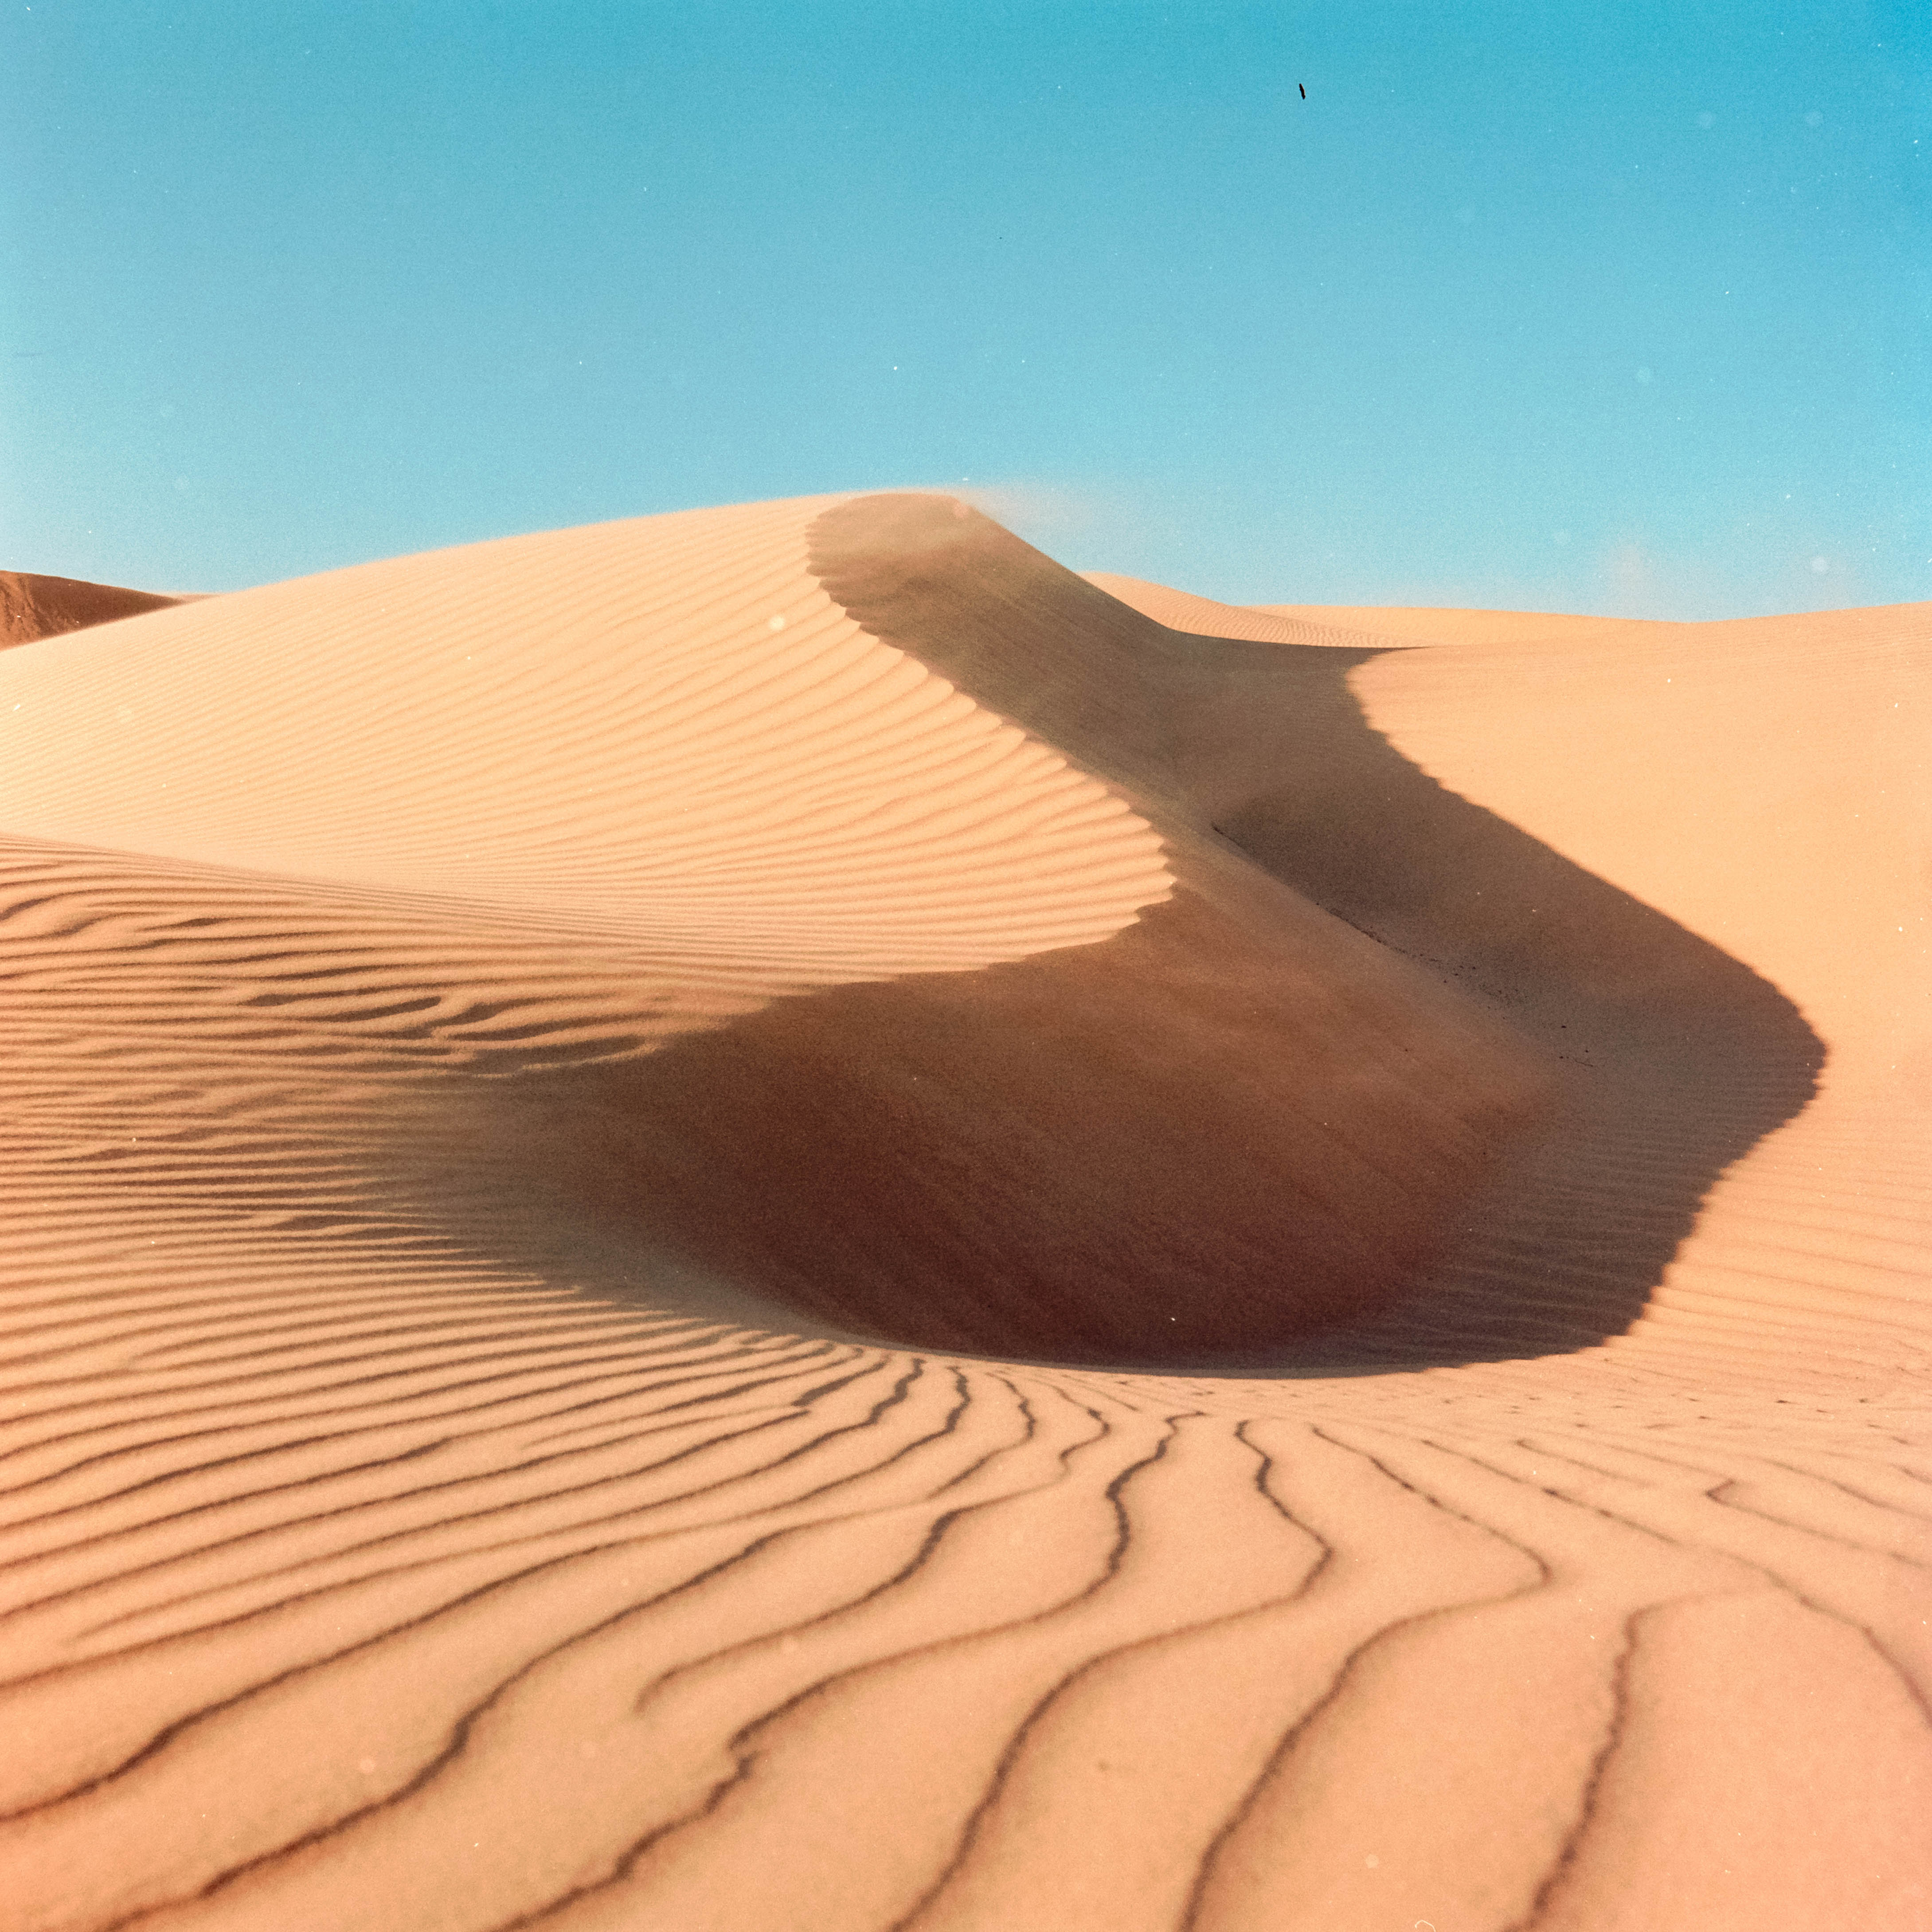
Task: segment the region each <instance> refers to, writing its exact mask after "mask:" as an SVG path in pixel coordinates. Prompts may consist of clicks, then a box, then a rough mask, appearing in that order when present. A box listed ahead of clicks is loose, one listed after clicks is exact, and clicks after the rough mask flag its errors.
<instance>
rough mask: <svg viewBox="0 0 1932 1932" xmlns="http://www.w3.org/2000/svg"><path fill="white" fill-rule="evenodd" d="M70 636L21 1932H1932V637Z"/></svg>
mask: <svg viewBox="0 0 1932 1932" xmlns="http://www.w3.org/2000/svg"><path fill="white" fill-rule="evenodd" d="M53 581H55V580H48V579H44V578H43V579H20V578H8V579H5V580H0V583H4V586H5V595H6V598H7V602H6V605H5V610H6V613H7V625H8V629H7V634H6V641H7V642H9V643H17V644H18V645H19V646H20V647H19V648H17V649H8V650H7V651H6V652H5V654H4V655H0V748H4V757H0V884H4V886H5V890H4V892H0V1052H3V1053H4V1061H0V1064H4V1067H5V1079H6V1080H7V1082H8V1083H9V1099H10V1105H9V1106H7V1109H6V1110H5V1117H4V1125H0V1134H4V1139H0V1172H4V1176H5V1188H6V1196H5V1198H6V1211H5V1214H4V1216H3V1217H0V1351H4V1363H5V1366H4V1370H0V1373H4V1376H5V1389H6V1393H5V1400H4V1402H0V1736H4V1737H5V1738H6V1739H7V1741H8V1744H9V1746H10V1748H9V1749H7V1751H5V1752H4V1753H0V1924H5V1926H6V1927H8V1928H9V1932H11V1928H12V1927H15V1926H18V1927H21V1928H34V1932H54V1929H55V1928H62V1932H106V1928H108V1927H122V1926H130V1925H140V1926H153V1927H157V1928H158V1927H174V1926H179V1927H183V1928H193V1932H202V1928H214V1927H221V1928H224V1929H225V1928H235V1932H240V1929H241V1928H249V1932H284V1928H289V1927H304V1928H307V1927H317V1928H325V1927H326V1928H329V1932H337V1929H338V1928H341V1929H342V1932H350V1929H351V1928H367V1932H391V1929H392V1928H393V1932H419V1928H421V1929H422V1932H496V1928H504V1929H505V1932H507V1928H508V1927H521V1926H526V1925H533V1924H542V1925H544V1926H545V1927H557V1928H559V1932H590V1928H613V1932H615V1928H625V1932H631V1928H638V1932H642V1928H652V1932H768V1929H769V1932H887V1929H888V1928H912V1927H917V1928H919V1932H940V1928H957V1929H958V1932H971V1928H982V1927H984V1928H998V1932H1006V1928H1014V1929H1015V1932H1157V1928H1158V1929H1159V1932H1179V1928H1187V1929H1188V1932H1290V1929H1292V1932H1301V1928H1307V1932H1385V1928H1396V1932H1412V1928H1413V1927H1418V1926H1427V1927H1430V1928H1433V1932H1451V1928H1454V1932H1532V1928H1534V1932H1598V1928H1613V1929H1614V1932H1679V1928H1681V1929H1682V1932H1703V1928H1731V1927H1736V1928H1739V1932H1744V1928H1751V1932H1770V1929H1771V1928H1777V1929H1778V1932H1784V1928H1790V1932H1798V1929H1799V1928H1801V1927H1802V1928H1804V1929H1805V1932H1816V1928H1821V1927H1823V1928H1834V1932H1835V1929H1836V1928H1843V1932H1921V1928H1923V1927H1925V1926H1926V1925H1927V1924H1932V1414H1928V1397H1929V1396H1932V1179H1928V1169H1932V998H1928V993H1929V992H1932V959H1928V942H1932V926H1929V925H1928V919H1927V910H1928V898H1932V769H1928V760H1927V751H1926V746H1927V742H1928V741H1932V733H1928V716H1927V713H1928V700H1932V607H1927V606H1912V607H1899V608H1894V609H1890V610H1850V611H1843V612H1836V613H1826V614H1823V615H1819V616H1802V617H1784V618H1775V619H1752V620H1748V621H1742V622H1724V623H1709V624H1664V623H1637V622H1619V621H1617V620H1613V619H1580V618H1566V617H1551V616H1538V615H1534V614H1523V613H1485V612H1446V611H1434V610H1430V611H1413V610H1322V609H1320V608H1311V607H1292V606H1286V605H1284V606H1271V607H1268V608H1266V609H1259V608H1241V607H1231V606H1229V605H1226V604H1218V603H1216V602H1214V601H1213V600H1211V599H1209V598H1202V597H1197V596H1193V595H1190V594H1188V593H1186V592H1181V591H1178V590H1173V589H1168V588H1166V587H1165V586H1159V585H1154V584H1148V583H1140V582H1138V581H1136V580H1131V579H1127V578H1121V577H1095V578H1092V579H1083V578H1082V577H1079V576H1076V575H1075V574H1073V573H1072V572H1070V571H1066V570H1064V569H1063V568H1061V567H1060V566H1059V565H1057V564H1056V563H1055V562H1052V560H1051V559H1049V558H1047V557H1046V556H1043V555H1041V554H1040V553H1039V552H1037V551H1036V550H1033V549H1031V547H1028V545H1026V544H1024V543H1022V541H1019V539H1018V538H1016V537H1014V536H1013V535H1011V534H1010V532H1007V531H1005V530H1004V529H1001V527H1000V526H998V525H997V524H996V523H992V522H991V521H989V520H988V519H987V518H986V517H983V516H982V515H980V514H979V513H977V511H974V510H972V509H971V508H969V507H968V505H965V504H964V503H962V502H955V501H953V500H952V499H949V498H946V497H943V496H928V495H914V494H898V495H884V496H856V497H828V498H822V499H807V500H802V501H796V502H781V503H770V504H760V505H747V506H742V507H738V508H728V509H719V510H706V511H691V512H686V513H682V514H677V515H673V516H664V517H652V518H649V519H646V520H640V521H636V522H631V523H615V524H610V525H605V526H598V527H595V528H591V529H579V530H571V531H565V532H556V533H553V534H550V535H539V536H532V537H523V538H512V539H507V540H504V541H498V542H494V543H490V544H480V545H476V546H472V547H467V548H463V549H459V550H450V551H446V552H442V553H436V554H433V555H430V556H417V557H410V558H405V559H398V560H395V561H393V562H383V563H377V564H371V565H362V566H359V567H357V568H353V569H349V570H344V571H336V572H333V573H331V574H327V575H325V576H322V577H314V578H310V579H306V580H300V581H298V582H294V583H285V584H278V585H274V586H267V587H266V588H263V589H257V590H251V591H245V592H236V593H233V594H231V595H224V596H222V597H219V598H208V599H203V600H196V601H174V600H169V599H163V598H141V597H140V596H139V593H134V592H106V591H100V590H99V589H98V586H65V588H66V590H67V591H69V592H79V591H81V590H89V591H95V592H98V595H99V596H100V597H101V598H107V599H110V600H111V599H113V598H122V599H131V600H133V601H130V602H124V603H122V604H119V605H115V604H112V603H111V602H110V603H95V604H88V603H86V601H85V600H79V601H76V600H75V599H74V598H70V599H69V601H67V602H66V603H62V602H61V601H59V599H58V598H54V597H52V595H51V594H50V593H43V591H42V590H40V589H38V588H32V589H29V590H27V591H21V590H20V589H17V586H20V585H22V584H26V585H28V586H45V585H46V584H48V583H51V582H53ZM87 610H92V611H94V612H95V613H96V614H95V615H93V616H86V615H80V616H74V613H76V612H81V611H87ZM69 617H72V619H73V621H71V622H70V621H68V618H69ZM83 625H86V626H89V628H81V626H83Z"/></svg>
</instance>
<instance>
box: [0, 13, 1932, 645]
mask: <svg viewBox="0 0 1932 1932" xmlns="http://www.w3.org/2000/svg"><path fill="white" fill-rule="evenodd" d="M0 71H5V73H6V74H7V77H8V78H7V87H6V95H7V111H6V114H5V117H4V120H0V564H4V565H7V566H8V567H11V568H23V569H29V570H38V571H51V572H55V573H58V574H63V575H68V576H77V577H94V578H99V579H103V580H109V581H114V582H119V583H133V584H137V585H142V586H153V587H157V588H163V587H165V588H194V589H226V588H230V587H233V586H237V585H240V584H245V583H255V582H260V581H263V580H270V579H274V578H278V577H288V576H293V575H296V574H301V573H303V572H306V571H315V570H320V569H324V568H329V567H331V566H332V565H338V564H342V563H347V562H356V561H359V560H361V559H365V558H368V557H374V556H385V555H391V554H395V553H401V552H405V551H411V550H425V549H429V548H433V547H438V546H440V545H443V544H452V543H458V542H463V541H469V540H471V539H473V538H483V537H488V536H493V535H502V534H504V533H506V532H512V531H520V530H527V529H544V528H550V527H555V526H559V525H564V524H571V523H587V522H593V521H598V520H603V519H605V518H609V517H622V516H632V515H638V514H647V513H649V512H652V511H660V510H667V509H679V508H687V507H689V506H692V505H700V504H708V503H719V502H737V501H742V500H745V499H753V498H760V497H770V496H793V495H799V494H805V493H811V492H815V491H819V490H842V489H849V488H866V487H903V486H907V485H912V486H941V487H962V486H963V487H966V488H967V489H968V490H969V491H971V492H972V493H980V500H981V501H982V502H984V503H985V504H986V506H987V507H988V508H990V509H992V511H994V512H995V514H999V515H1001V516H1002V517H1003V518H1004V520H1006V521H1007V522H1008V523H1010V524H1011V525H1012V526H1013V527H1014V528H1016V529H1019V531H1020V532H1022V534H1023V535H1026V536H1028V537H1029V538H1031V539H1032V540H1033V541H1035V542H1037V543H1038V544H1041V545H1042V547H1044V548H1046V549H1047V550H1050V551H1051V552H1052V553H1053V554H1054V555H1055V556H1058V557H1060V558H1061V559H1062V560H1063V561H1064V562H1068V563H1070V564H1072V565H1074V566H1075V567H1076V568H1083V569H1109V570H1120V571H1127V572H1129V573H1130V574H1134V575H1138V576H1144V577H1155V578H1158V579H1160V580H1165V581H1167V582H1170V583H1178V584H1181V585H1182V586H1185V587H1187V588H1189V589H1196V590H1199V591H1202V592H1205V593H1207V594H1208V595H1215V596H1220V597H1225V598H1230V599H1233V600H1237V601H1307V602H1415V603H1443V604H1487V605H1499V606H1505V607H1517V608H1539V609H1555V610H1586V611H1602V612H1608V613H1619V614H1626V615H1639V616H1682V617H1704V616H1727V615H1743V614H1748V613H1757V612H1763V611H1776V610H1802V609H1808V608H1814V607H1829V606H1834V605H1842V604H1873V603H1886V602H1894V601H1903V600H1906V599H1917V598H1932V344H1928V314H1929V313H1932V220H1928V213H1932V208H1928V197H1927V186H1926V184H1927V169H1928V167H1932V161H1928V160H1927V150H1928V149H1932V124H1928V123H1932V113H1928V106H1932V8H1928V7H1927V6H1926V5H1925V4H1924V0H1908V4H1898V5H1891V4H1883V5H1858V4H1855V0H1829V4H1805V5H1787V4H1781V0H1733V4H1729V5H1722V6H1708V5H1697V4H1695V0H1668V4H1661V5H1660V4H1648V0H1644V3H1643V4H1631V5H1619V4H1616V0H1598V4H1591V5H1581V4H1576V5H1572V4H1564V0H1538V4H1534V5H1455V4H1454V0H1433V3H1432V4H1428V5H1397V4H1384V0H1362V3H1361V4H1358V5H1339V6H1338V5H1334V4H1332V0H1331V4H1328V5H1322V6H1312V5H1272V6H1263V5H1171V6H1166V7H1160V6H1144V5H1135V4H1131V0H1118V3H1117V4H1110V5H1074V4H1067V0H1028V3H1027V4H1020V5H1004V4H1000V0H901V4H896V5H866V6H859V5H842V4H835V0H789V4H779V5H736V4H731V0H703V4H699V5H690V4H677V5H660V4H656V0H631V4H626V5H618V4H609V3H608V0H547V4H535V0H503V4H494V5H492V4H486V0H463V4H456V0H438V4H425V5H411V4H407V0H374V4H370V3H369V0H329V4H327V5H319V4H318V5H308V4H290V3H289V0H169V4H153V3H152V0H33V5H31V7H29V6H27V5H23V4H21V0H0ZM1298 84H1300V85H1305V86H1306V87H1307V92H1308V98H1307V101H1306V102H1305V103H1304V101H1302V100H1301V97H1300V95H1299V94H1298ZM969 478H970V484H969V483H967V482H966V481H965V479H969Z"/></svg>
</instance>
